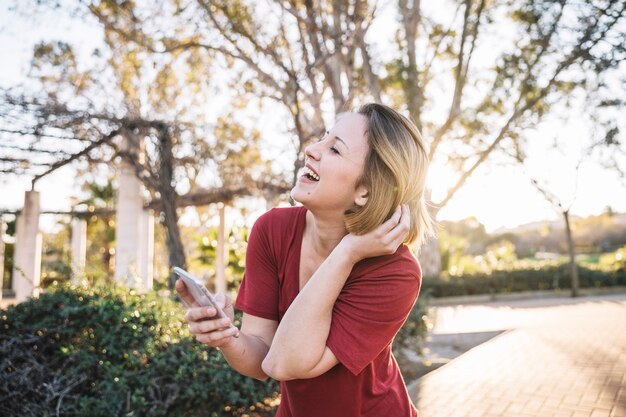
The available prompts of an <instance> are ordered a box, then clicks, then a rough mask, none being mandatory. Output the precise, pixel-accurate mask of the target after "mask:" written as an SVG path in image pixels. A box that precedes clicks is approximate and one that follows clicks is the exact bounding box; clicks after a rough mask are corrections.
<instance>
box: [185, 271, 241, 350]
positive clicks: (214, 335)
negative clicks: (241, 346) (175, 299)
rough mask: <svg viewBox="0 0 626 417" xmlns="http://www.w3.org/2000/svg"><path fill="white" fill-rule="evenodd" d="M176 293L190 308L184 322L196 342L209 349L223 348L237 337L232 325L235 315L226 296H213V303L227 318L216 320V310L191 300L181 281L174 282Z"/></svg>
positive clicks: (221, 294) (237, 330)
mask: <svg viewBox="0 0 626 417" xmlns="http://www.w3.org/2000/svg"><path fill="white" fill-rule="evenodd" d="M176 291H177V292H178V294H179V295H180V297H181V298H182V299H183V300H184V301H185V302H186V303H187V305H189V306H190V307H189V308H188V309H187V313H186V314H185V321H186V322H187V324H188V325H189V331H190V332H191V333H192V334H193V335H194V336H195V337H196V340H198V341H199V342H201V343H204V344H206V345H209V346H211V347H225V346H227V345H228V344H229V343H231V341H232V339H233V337H236V336H238V335H239V329H237V328H236V327H235V325H234V324H233V320H234V317H235V313H234V309H233V305H232V303H231V301H230V297H229V296H228V295H227V294H224V293H218V294H216V295H215V301H217V304H218V305H219V306H220V307H221V309H222V311H224V313H225V314H226V316H227V317H225V318H221V319H216V318H215V315H216V314H217V310H215V308H213V307H202V306H200V305H199V304H198V303H197V302H196V301H195V300H194V299H193V297H192V296H191V294H190V293H189V291H188V290H187V286H186V285H185V283H184V281H183V280H182V279H179V280H177V281H176Z"/></svg>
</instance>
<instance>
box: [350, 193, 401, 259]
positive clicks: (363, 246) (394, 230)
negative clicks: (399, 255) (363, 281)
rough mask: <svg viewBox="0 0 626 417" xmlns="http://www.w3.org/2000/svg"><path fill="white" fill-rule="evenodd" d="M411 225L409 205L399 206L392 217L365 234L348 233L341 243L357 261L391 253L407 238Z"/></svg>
mask: <svg viewBox="0 0 626 417" xmlns="http://www.w3.org/2000/svg"><path fill="white" fill-rule="evenodd" d="M410 227H411V214H410V212H409V206H408V205H406V204H403V205H401V206H398V207H397V208H396V210H395V211H394V213H393V214H392V216H391V218H389V220H387V221H386V222H384V223H383V224H381V225H380V226H378V227H377V228H375V229H374V230H372V231H370V232H368V233H366V234H364V235H358V236H357V235H353V234H347V235H346V236H344V238H343V239H342V240H341V242H340V245H341V246H343V249H345V250H346V251H347V255H348V257H349V259H351V261H352V262H353V263H356V262H358V261H360V260H362V259H365V258H370V257H374V256H381V255H391V254H393V253H395V252H396V250H398V248H399V247H400V246H401V245H402V242H404V240H405V239H406V237H407V236H408V233H409V229H410Z"/></svg>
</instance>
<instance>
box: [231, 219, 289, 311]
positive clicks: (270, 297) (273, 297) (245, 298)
mask: <svg viewBox="0 0 626 417" xmlns="http://www.w3.org/2000/svg"><path fill="white" fill-rule="evenodd" d="M269 220H270V219H269V215H268V214H267V213H266V214H265V215H263V216H261V217H259V219H258V220H257V221H256V222H255V223H254V226H252V230H251V231H250V236H249V238H248V248H247V249H246V269H245V272H244V276H243V281H242V282H241V286H240V287H239V292H238V294H237V300H236V302H235V306H236V307H237V308H238V309H240V310H241V311H243V312H245V313H248V314H251V315H253V316H257V317H261V318H264V319H268V320H277V321H278V272H277V266H276V257H275V256H274V254H273V253H272V247H271V245H270V235H269V225H268V222H269Z"/></svg>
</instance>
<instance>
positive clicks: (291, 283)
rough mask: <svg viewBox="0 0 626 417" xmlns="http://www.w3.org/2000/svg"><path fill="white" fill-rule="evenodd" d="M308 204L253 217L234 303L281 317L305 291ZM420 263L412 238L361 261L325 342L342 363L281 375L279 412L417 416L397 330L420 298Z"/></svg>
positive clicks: (326, 416) (295, 416) (280, 416)
mask: <svg viewBox="0 0 626 417" xmlns="http://www.w3.org/2000/svg"><path fill="white" fill-rule="evenodd" d="M306 212H307V210H306V208H304V207H289V208H275V209H272V210H270V211H269V212H267V213H265V214H264V215H262V216H261V217H260V218H259V219H258V220H257V221H256V223H255V224H254V227H253V228H252V231H251V233H250V237H249V240H248V249H247V252H246V271H245V275H244V279H243V282H242V284H241V288H240V289H239V294H238V296H237V301H236V303H235V305H236V306H237V308H239V309H241V310H242V311H244V312H245V313H247V314H251V315H253V316H257V317H262V318H265V319H269V320H276V321H278V322H280V320H281V319H282V318H283V316H284V315H285V312H286V311H287V309H288V308H289V306H290V305H291V303H292V301H293V300H294V299H295V298H296V296H297V295H298V292H299V288H300V283H299V274H300V250H301V246H302V237H303V232H304V227H305V224H306ZM421 276H422V274H421V269H420V266H419V264H418V262H417V260H416V259H415V257H413V255H412V254H411V253H410V251H409V250H408V248H407V247H406V246H404V245H403V246H401V247H400V248H399V249H398V250H397V251H396V253H395V254H393V255H388V256H379V257H374V258H368V259H364V260H362V261H360V262H358V263H357V264H356V265H354V267H353V269H352V272H351V273H350V276H349V277H348V279H347V281H346V283H345V285H344V287H343V289H342V291H341V293H340V294H339V297H338V298H337V301H336V302H335V305H334V307H333V316H332V322H331V327H330V333H329V335H328V340H327V342H326V345H327V346H328V347H329V348H330V349H331V350H332V352H333V353H334V354H335V356H336V357H337V359H338V360H339V362H340V363H339V364H338V365H336V366H335V367H333V368H332V369H330V370H329V371H328V372H326V373H325V374H323V375H320V376H318V377H316V378H311V379H298V380H291V381H286V382H281V384H280V385H281V404H280V406H279V408H278V413H277V417H318V416H319V417H370V416H371V417H379V416H386V417H410V416H411V417H414V416H416V415H417V410H416V409H415V407H414V406H413V404H412V403H411V401H410V399H409V396H408V393H407V390H406V386H405V384H404V380H403V379H402V375H401V374H400V370H399V368H398V364H397V362H396V360H395V358H394V357H393V354H392V353H391V343H392V341H393V338H394V336H395V335H396V333H397V332H398V330H399V329H400V327H401V326H402V324H403V323H404V321H405V320H406V318H407V316H408V314H409V312H410V311H411V308H412V307H413V305H414V304H415V301H416V299H417V295H418V293H419V289H420V285H421Z"/></svg>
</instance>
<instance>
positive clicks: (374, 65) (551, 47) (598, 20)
mask: <svg viewBox="0 0 626 417" xmlns="http://www.w3.org/2000/svg"><path fill="white" fill-rule="evenodd" d="M174 4H176V5H177V8H176V10H177V17H178V15H179V14H181V15H182V14H185V15H187V16H188V19H187V21H185V24H186V25H188V26H192V27H194V28H195V30H194V31H193V35H189V34H188V32H186V31H185V30H184V29H183V28H182V27H181V28H180V31H182V32H183V33H184V35H182V36H177V35H176V34H175V33H169V32H168V33H166V32H164V31H161V30H158V29H157V28H154V27H152V26H151V25H150V24H149V22H150V19H151V18H152V16H154V14H155V13H156V9H155V8H151V7H150V6H147V7H146V6H145V5H144V6H140V5H138V4H134V3H131V2H124V3H123V5H117V4H114V3H112V2H94V3H89V5H90V6H89V7H90V10H91V11H92V12H93V13H94V15H95V16H96V17H97V18H98V19H99V21H100V22H101V23H102V24H103V25H104V26H105V27H106V28H107V30H109V31H113V32H116V33H118V34H120V36H122V37H124V38H125V39H126V40H129V41H132V42H133V43H134V44H136V45H139V46H141V47H142V48H144V50H147V51H150V52H152V53H157V54H162V55H168V54H177V53H181V51H198V50H200V51H205V52H206V53H207V54H210V55H212V56H216V57H221V58H222V59H223V60H225V61H226V62H228V65H229V66H230V68H232V69H233V70H235V71H237V74H238V82H237V84H236V88H237V89H238V90H239V91H241V93H242V94H243V93H248V92H250V91H253V92H254V94H255V95H256V96H257V97H260V98H261V100H269V101H271V102H273V103H278V104H279V105H281V107H282V108H283V109H284V110H285V113H286V114H288V115H289V116H290V118H291V121H292V129H293V132H294V134H295V135H294V139H295V145H296V146H295V149H296V151H297V154H296V158H295V162H294V173H295V172H296V171H297V170H298V169H299V168H300V167H301V166H302V159H303V156H302V150H303V148H304V146H306V144H307V143H308V142H309V141H310V140H311V138H312V137H315V136H316V135H319V134H321V132H323V129H324V127H323V126H324V125H323V123H324V114H325V113H327V112H325V111H324V109H325V108H328V107H326V106H327V105H330V108H331V109H332V111H331V112H330V113H338V112H340V111H344V110H346V109H348V108H349V107H351V106H352V105H353V104H358V102H360V100H358V99H357V97H362V100H367V99H374V100H376V101H383V102H387V103H389V104H391V105H393V106H395V107H398V108H401V109H402V108H403V109H406V111H407V112H408V113H409V114H410V116H411V117H412V118H413V119H414V120H415V121H416V123H417V124H418V126H420V128H421V129H422V131H423V133H424V135H425V137H426V138H427V140H428V141H429V142H430V157H431V160H433V161H439V162H446V163H449V164H452V165H453V166H454V167H455V168H456V169H457V171H458V178H457V181H456V183H455V184H454V185H453V186H452V187H451V188H450V189H449V190H448V191H447V194H446V195H445V197H444V198H443V199H442V200H441V201H438V202H436V203H435V204H434V207H435V210H434V214H435V215H436V213H437V211H438V210H439V209H441V208H442V207H444V206H445V205H446V204H447V203H448V202H449V201H450V200H451V199H452V198H453V197H454V195H455V194H456V192H457V191H458V190H459V189H460V188H461V187H463V185H464V184H465V182H466V181H467V178H469V177H470V176H471V175H472V173H473V172H475V171H476V169H477V168H478V167H480V166H481V165H482V164H484V163H485V162H486V161H487V160H488V158H489V157H490V156H491V155H492V154H493V153H494V152H496V151H498V150H499V149H502V148H503V147H512V148H515V147H520V148H523V147H524V145H525V144H524V142H523V141H522V140H520V133H521V132H522V131H523V130H524V129H525V128H527V127H528V126H529V125H531V124H536V123H538V122H539V121H540V120H541V119H542V118H543V117H544V116H545V115H547V114H548V113H549V112H550V111H551V106H552V105H553V103H555V102H558V101H561V100H563V99H564V98H566V97H568V96H571V95H572V94H574V92H576V91H578V90H580V89H581V88H583V87H585V85H586V83H587V78H588V76H589V75H590V74H594V75H595V76H597V77H601V76H603V75H604V74H609V73H611V72H612V71H613V70H616V69H617V68H618V65H619V64H620V63H621V62H623V60H624V56H625V51H624V48H623V46H622V45H621V41H620V39H623V35H624V9H625V7H624V4H623V2H619V1H608V0H597V1H592V2H585V3H580V2H577V3H574V2H570V1H567V0H561V1H548V0H515V1H498V2H485V1H484V0H481V1H471V0H463V1H450V2H446V3H444V4H443V5H442V4H441V3H437V8H438V9H427V8H425V7H424V5H422V3H421V2H419V1H407V0H399V1H398V3H397V5H396V14H397V16H398V20H399V25H398V27H397V31H396V41H397V45H396V48H393V51H394V53H395V57H393V59H391V60H389V59H388V55H389V54H385V56H384V57H381V54H377V53H375V51H376V49H377V48H382V47H383V46H381V45H379V44H376V42H374V40H373V39H372V38H373V37H369V38H368V34H369V33H370V28H371V26H372V25H373V23H374V22H375V20H376V19H377V18H378V16H379V14H380V4H379V3H378V2H375V3H370V2H366V1H359V0H353V1H339V2H328V1H321V0H318V1H314V0H306V1H300V0H291V1H273V2H268V3H267V4H264V5H263V6H260V5H258V4H256V3H254V2H246V1H244V0H236V1H223V0H198V1H196V2H187V3H184V5H183V4H181V3H178V2H174ZM104 5H106V7H104ZM441 8H444V9H445V10H449V11H450V13H441V12H440V9H441ZM183 10H184V11H183ZM179 11H180V13H178V12H179ZM442 16H443V17H442ZM511 28H512V29H511ZM509 31H511V32H509ZM503 34H504V35H506V36H503ZM507 37H508V38H510V39H507ZM384 47H385V48H386V49H389V47H390V45H387V44H385V45H384ZM480 54H482V55H483V56H484V55H485V54H487V55H488V56H489V59H488V60H487V61H485V60H484V59H481V60H477V59H476V56H480ZM296 57H297V58H298V59H296ZM442 85H443V86H444V87H443V88H441V87H440V86H442ZM446 86H448V87H446ZM450 86H451V87H450ZM444 110H445V114H446V115H447V116H446V117H444V118H443V119H441V120H440V118H439V117H438V115H437V113H436V112H437V111H440V112H441V111H444ZM292 178H295V175H294V176H293V177H292Z"/></svg>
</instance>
